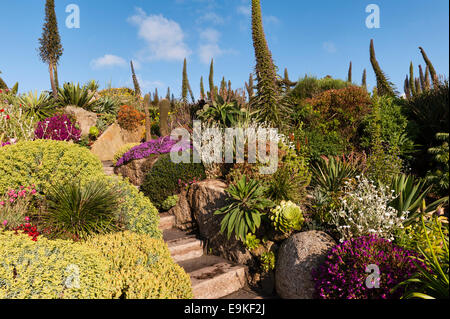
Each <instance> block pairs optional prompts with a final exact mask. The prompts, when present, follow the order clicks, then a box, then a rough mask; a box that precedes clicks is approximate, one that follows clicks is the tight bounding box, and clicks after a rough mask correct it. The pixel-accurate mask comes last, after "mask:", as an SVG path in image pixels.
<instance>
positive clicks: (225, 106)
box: [198, 96, 246, 127]
mask: <svg viewBox="0 0 450 319" xmlns="http://www.w3.org/2000/svg"><path fill="white" fill-rule="evenodd" d="M245 113H246V112H245V111H243V110H241V109H240V108H239V106H238V103H237V102H236V101H233V102H225V101H224V100H223V98H222V97H221V96H217V97H216V100H215V101H214V102H212V103H211V104H209V105H206V106H205V107H204V109H203V110H200V111H199V112H198V117H199V119H200V120H202V121H206V122H212V121H214V122H219V123H220V124H221V125H223V126H225V127H231V126H233V125H235V124H236V123H238V122H239V120H240V119H242V118H243V117H245Z"/></svg>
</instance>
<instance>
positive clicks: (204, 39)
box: [198, 28, 225, 64]
mask: <svg viewBox="0 0 450 319" xmlns="http://www.w3.org/2000/svg"><path fill="white" fill-rule="evenodd" d="M219 39H220V32H219V31H217V30H215V29H212V28H207V29H205V30H203V31H201V32H200V40H201V44H200V46H199V50H198V51H199V52H198V55H199V57H200V61H201V62H203V63H205V64H208V63H209V62H210V61H211V59H212V58H217V57H219V56H221V55H223V54H224V53H225V51H224V50H222V49H221V48H220V46H219Z"/></svg>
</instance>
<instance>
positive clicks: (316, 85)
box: [290, 76, 350, 101]
mask: <svg viewBox="0 0 450 319" xmlns="http://www.w3.org/2000/svg"><path fill="white" fill-rule="evenodd" d="M349 85H350V83H348V82H346V81H343V80H339V79H333V78H328V77H325V78H323V79H317V78H316V77H314V76H305V77H304V78H303V79H300V80H299V81H298V82H297V85H296V86H295V88H294V89H292V91H291V92H290V96H291V97H294V98H295V99H297V101H301V100H304V99H308V98H312V97H314V96H315V95H317V94H319V93H322V92H324V91H327V90H333V89H334V90H338V89H342V88H345V87H347V86H349Z"/></svg>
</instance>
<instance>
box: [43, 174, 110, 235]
mask: <svg viewBox="0 0 450 319" xmlns="http://www.w3.org/2000/svg"><path fill="white" fill-rule="evenodd" d="M118 204H119V198H118V193H117V191H115V190H113V189H111V188H109V187H108V185H107V184H106V182H105V181H103V180H100V179H99V180H95V181H93V182H90V183H87V184H86V185H81V184H80V182H77V181H73V182H69V183H60V184H57V185H54V186H52V187H51V188H50V191H49V193H48V194H47V197H46V208H47V209H46V213H45V214H44V216H43V222H44V225H45V227H46V228H47V229H49V230H50V235H51V237H62V238H67V237H69V238H74V239H77V240H84V239H86V238H87V237H88V236H90V235H92V234H97V233H105V232H109V231H112V230H114V229H115V228H116V225H115V223H114V221H115V212H116V210H117V207H118Z"/></svg>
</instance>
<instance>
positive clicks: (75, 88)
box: [58, 83, 97, 111]
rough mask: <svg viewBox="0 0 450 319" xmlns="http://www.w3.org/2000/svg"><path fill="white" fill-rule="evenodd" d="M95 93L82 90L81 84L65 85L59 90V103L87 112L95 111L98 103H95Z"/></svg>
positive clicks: (85, 89)
mask: <svg viewBox="0 0 450 319" xmlns="http://www.w3.org/2000/svg"><path fill="white" fill-rule="evenodd" d="M94 94H95V93H92V92H91V91H89V90H88V89H87V88H85V87H83V88H81V87H80V85H79V84H77V85H75V84H73V83H64V85H63V87H62V88H58V95H59V102H60V104H61V105H62V106H66V105H74V106H78V107H81V108H83V109H85V110H87V111H93V110H94V108H95V106H96V104H97V103H96V101H93V97H94Z"/></svg>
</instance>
